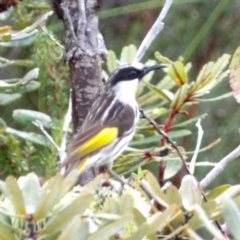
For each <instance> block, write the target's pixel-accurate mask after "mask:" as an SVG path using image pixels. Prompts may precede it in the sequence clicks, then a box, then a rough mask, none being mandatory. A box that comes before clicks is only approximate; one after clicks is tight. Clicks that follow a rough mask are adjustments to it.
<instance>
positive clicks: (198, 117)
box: [172, 113, 207, 128]
mask: <svg viewBox="0 0 240 240" xmlns="http://www.w3.org/2000/svg"><path fill="white" fill-rule="evenodd" d="M206 116H207V114H206V113H204V114H201V115H199V116H197V117H194V118H191V119H189V120H187V121H183V122H180V123H177V124H175V125H173V126H172V128H183V127H186V126H189V125H191V124H194V123H196V122H197V121H198V119H204V118H205V117H206Z"/></svg>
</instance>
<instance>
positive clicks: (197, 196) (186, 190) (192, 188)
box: [179, 175, 202, 211]
mask: <svg viewBox="0 0 240 240" xmlns="http://www.w3.org/2000/svg"><path fill="white" fill-rule="evenodd" d="M179 193H180V195H181V197H182V203H183V206H184V208H185V209H186V210H188V211H192V210H193V208H194V206H195V205H196V204H199V205H201V202H202V195H201V192H200V190H199V188H198V183H197V181H196V179H195V178H194V177H193V176H191V175H186V176H184V177H183V179H182V182H181V187H180V189H179Z"/></svg>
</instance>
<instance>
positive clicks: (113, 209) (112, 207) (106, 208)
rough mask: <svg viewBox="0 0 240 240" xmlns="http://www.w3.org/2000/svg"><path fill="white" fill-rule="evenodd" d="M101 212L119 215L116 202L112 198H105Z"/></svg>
mask: <svg viewBox="0 0 240 240" xmlns="http://www.w3.org/2000/svg"><path fill="white" fill-rule="evenodd" d="M102 211H103V212H104V213H113V214H120V210H119V204H118V201H117V200H116V199H113V198H107V199H106V200H105V202H104V205H103V210H102Z"/></svg>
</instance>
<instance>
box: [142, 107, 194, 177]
mask: <svg viewBox="0 0 240 240" xmlns="http://www.w3.org/2000/svg"><path fill="white" fill-rule="evenodd" d="M139 111H140V113H141V114H142V115H143V117H144V118H146V119H147V120H148V121H149V122H150V123H151V124H152V125H153V126H154V127H155V129H156V130H157V132H158V133H159V134H160V135H162V136H163V137H164V138H165V139H166V141H167V142H168V143H169V144H171V145H172V147H173V148H174V149H175V150H176V152H177V154H178V155H179V157H180V159H181V161H182V163H183V166H184V168H185V169H186V171H187V173H188V174H191V173H190V171H189V168H188V166H187V164H186V162H185V160H184V158H183V155H182V154H181V152H180V150H179V149H178V147H177V145H176V144H175V143H174V142H173V141H172V140H171V139H170V138H169V137H168V135H167V134H166V133H165V132H164V131H163V130H162V129H161V128H160V127H159V126H158V124H157V123H156V122H155V121H154V120H153V119H152V118H150V117H149V116H147V115H146V113H145V112H144V111H143V109H142V108H139ZM191 175H192V174H191Z"/></svg>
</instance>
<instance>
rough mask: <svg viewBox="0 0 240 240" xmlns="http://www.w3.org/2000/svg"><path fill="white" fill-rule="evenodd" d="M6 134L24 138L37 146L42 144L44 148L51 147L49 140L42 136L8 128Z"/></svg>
mask: <svg viewBox="0 0 240 240" xmlns="http://www.w3.org/2000/svg"><path fill="white" fill-rule="evenodd" d="M6 133H9V134H12V135H14V136H16V137H19V138H22V139H24V140H26V141H30V142H33V143H36V144H40V145H42V146H51V144H50V142H49V140H48V139H47V138H46V137H45V136H43V135H41V134H37V133H34V132H23V131H18V130H16V129H13V128H10V127H7V128H6Z"/></svg>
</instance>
